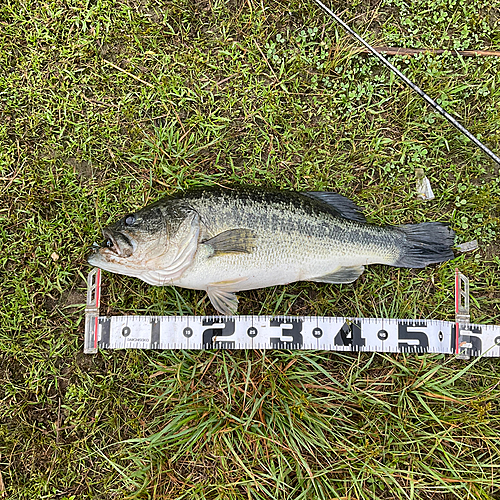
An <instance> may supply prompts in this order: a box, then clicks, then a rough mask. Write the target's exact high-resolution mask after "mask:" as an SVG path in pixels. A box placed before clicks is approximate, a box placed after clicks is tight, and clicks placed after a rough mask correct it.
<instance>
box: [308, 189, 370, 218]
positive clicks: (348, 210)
mask: <svg viewBox="0 0 500 500" xmlns="http://www.w3.org/2000/svg"><path fill="white" fill-rule="evenodd" d="M300 194H302V195H304V196H307V197H309V198H313V199H315V200H319V201H322V202H323V203H326V204H327V205H329V206H330V207H331V208H333V209H334V210H335V211H336V212H338V214H339V215H340V216H341V217H344V218H346V219H349V220H354V221H356V222H365V223H366V219H365V216H364V214H363V210H362V209H361V208H360V207H358V205H356V203H354V202H353V201H352V200H350V199H349V198H346V197H345V196H342V195H341V194H338V193H331V192H329V191H307V192H303V193H300Z"/></svg>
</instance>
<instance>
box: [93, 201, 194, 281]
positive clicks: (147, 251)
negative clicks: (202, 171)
mask: <svg viewBox="0 0 500 500" xmlns="http://www.w3.org/2000/svg"><path fill="white" fill-rule="evenodd" d="M102 234H103V236H104V242H103V243H102V244H101V245H100V246H98V247H97V248H95V249H94V252H93V254H91V255H90V256H89V258H88V259H87V261H88V263H89V264H90V265H92V266H95V267H99V268H101V269H103V270H105V271H110V272H112V273H117V274H125V275H127V276H136V277H138V278H140V279H142V280H143V281H146V282H147V283H150V284H153V285H166V284H169V282H172V280H174V279H175V278H178V277H179V276H180V275H181V274H182V273H183V272H184V270H185V269H186V268H187V267H188V266H189V265H190V264H191V263H192V259H193V258H194V254H195V253H196V249H197V246H198V236H199V217H198V214H197V213H196V212H195V211H194V210H192V209H190V208H189V207H179V206H172V205H171V204H168V203H167V204H165V203H161V202H157V203H154V204H153V205H150V206H148V207H146V208H143V209H142V210H139V211H137V212H135V213H130V214H127V215H125V216H124V217H122V218H121V219H120V220H118V221H117V222H115V223H113V224H110V225H109V226H107V227H105V228H104V229H103V231H102Z"/></svg>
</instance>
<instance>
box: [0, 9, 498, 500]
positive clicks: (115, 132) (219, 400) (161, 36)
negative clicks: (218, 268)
mask: <svg viewBox="0 0 500 500" xmlns="http://www.w3.org/2000/svg"><path fill="white" fill-rule="evenodd" d="M333 8H334V10H335V11H336V12H340V13H341V15H342V18H343V19H344V20H346V21H348V22H349V23H350V24H351V25H352V26H353V27H355V29H356V30H357V31H358V32H359V33H361V34H363V35H364V36H366V38H367V39H368V40H369V41H371V42H372V43H373V44H377V45H386V46H405V47H411V48H420V47H423V48H426V47H429V48H448V49H489V50H500V6H499V5H498V3H496V2H491V1H489V2H486V1H483V0H467V1H465V0H449V1H445V0H418V1H414V2H403V1H402V0H382V1H380V2H360V1H355V2H341V3H338V4H335V5H333ZM358 49H359V48H358V47H357V46H356V45H355V44H354V43H353V42H352V40H351V39H349V38H348V37H347V36H346V35H345V34H344V33H343V32H342V31H341V30H339V29H338V28H337V27H336V26H335V25H334V24H332V23H331V21H330V20H329V19H327V18H326V17H325V16H324V15H323V14H322V13H321V12H320V11H319V10H318V9H317V8H316V7H315V6H314V5H313V3H312V2H304V1H303V2H298V1H295V0H293V1H291V2H279V1H272V2H264V1H262V2H258V1H256V0H247V1H239V0H231V1H227V2H222V1H219V0H211V1H209V0H207V1H205V0H197V1H193V2H188V1H186V0H172V1H166V0H121V1H119V2H116V1H111V0H86V1H83V0H48V1H46V2H44V3H43V4H42V3H39V2H35V1H33V0H30V1H24V2H21V1H19V0H4V1H3V2H2V4H1V6H0V169H1V173H0V177H1V180H0V197H1V201H2V203H1V205H0V207H1V208H0V242H1V243H0V245H1V251H0V265H1V268H0V269H1V274H0V276H1V279H2V287H1V292H0V293H1V300H2V307H1V308H0V382H1V383H0V400H1V404H0V473H1V478H2V479H3V484H4V486H3V487H2V486H1V485H2V481H0V497H2V496H4V497H7V498H12V499H16V500H17V499H30V500H31V499H34V498H37V499H38V498H40V499H59V500H69V499H86V498H89V499H90V498H92V499H100V498H103V499H104V498H106V499H109V498H117V499H125V498H158V499H181V498H185V499H207V500H208V499H210V500H215V499H228V500H229V499H231V500H233V499H234V500H236V499H238V500H240V499H252V500H253V499H269V498H276V499H290V498H293V499H308V500H309V499H352V500H354V499H356V500H358V499H378V498H383V499H393V498H394V499H419V500H420V499H422V500H427V499H432V500H450V499H455V498H457V499H465V498H467V499H481V500H486V499H488V500H492V499H498V498H500V490H499V489H498V484H500V470H499V466H500V449H499V444H498V435H499V433H500V406H499V401H500V398H499V396H500V389H499V382H500V377H499V369H500V365H499V362H498V361H497V360H493V359H479V360H478V361H475V362H473V363H463V362H460V361H458V360H455V359H454V358H453V357H449V356H440V355H407V356H404V355H397V356H393V355H391V356H388V355H378V354H360V355H354V354H353V355H350V354H338V353H325V352H259V351H255V352H254V351H252V352H249V351H248V352H247V351H245V352H212V351H209V352H190V351H181V352H175V351H171V352H158V353H148V352H100V353H99V354H98V355H95V356H85V355H83V354H82V346H83V321H82V318H83V307H84V306H83V303H84V300H85V297H84V292H85V288H84V278H85V276H86V273H87V272H88V266H87V265H86V262H85V257H86V255H87V254H88V253H89V248H90V246H91V244H92V243H93V242H94V241H95V240H97V241H99V239H100V228H101V227H103V226H104V225H106V224H107V223H108V222H110V221H112V220H114V219H115V218H116V217H117V216H118V215H121V214H123V213H125V212H127V211H129V210H132V209H135V208H137V207H141V206H143V205H145V204H146V203H147V202H149V201H152V200H154V199H157V198H158V197H160V196H161V194H163V193H171V192H174V191H176V190H178V189H184V188H187V187H189V186H207V185H213V184H221V185H228V184H251V185H264V186H273V187H279V188H283V189H298V190H336V191H338V192H340V193H342V194H345V195H347V196H349V197H350V198H352V199H354V200H355V201H356V202H357V203H359V204H360V205H362V206H363V207H365V208H366V212H367V215H368V218H369V220H370V221H372V222H375V223H381V224H396V223H405V222H421V221H426V220H442V221H447V222H451V223H452V225H453V227H454V228H455V229H456V232H457V242H459V243H460V242H464V241H468V240H470V239H474V238H476V239H478V240H479V241H480V249H479V250H478V251H477V252H475V253H470V254H462V255H459V256H457V258H456V259H455V261H454V262H451V263H446V264H443V265H441V266H435V267H432V268H428V269H425V270H419V271H416V270H399V269H391V268H386V267H382V266H373V267H371V268H370V269H368V270H367V271H366V272H365V274H364V275H363V276H362V277H361V278H360V279H359V280H358V281H357V282H356V283H355V284H353V285H349V286H342V287H340V286H334V285H324V284H313V283H298V284H293V285H289V286H287V287H276V288H273V289H264V290H256V291H250V292H244V293H242V294H241V301H240V307H241V309H240V311H241V312H243V313H253V314H275V313H280V314H321V315H332V316H333V315H348V316H381V315H382V316H389V317H403V318H413V317H416V318H419V317H433V318H437V319H446V320H448V319H451V318H452V317H453V296H452V295H453V294H452V283H453V270H454V268H455V267H456V266H458V267H459V268H460V270H461V271H462V272H463V273H464V274H466V275H468V276H469V277H470V278H471V293H472V298H473V300H472V310H471V314H472V320H473V321H476V322H482V323H490V324H494V323H496V324H498V323H500V292H499V290H500V277H499V276H500V273H499V266H500V258H499V246H498V238H499V230H498V223H499V217H500V174H499V170H498V166H496V165H494V164H492V162H491V161H490V160H489V159H488V158H487V157H485V156H484V155H483V154H482V153H481V152H480V151H479V150H478V149H477V148H475V147H474V146H473V145H471V144H470V142H469V141H467V140H466V139H464V137H463V136H461V135H460V134H459V133H458V132H457V131H456V130H455V129H454V128H453V127H452V126H450V125H449V124H448V123H446V122H444V121H443V120H442V119H441V118H440V117H439V116H437V115H436V114H435V113H434V112H432V111H431V110H429V109H428V108H427V107H426V105H425V104H424V103H423V102H422V100H421V99H420V98H418V96H416V95H415V94H414V93H413V92H412V91H410V90H408V89H406V88H405V87H403V86H402V85H401V84H400V83H399V82H398V81H397V80H395V79H394V77H393V76H392V75H391V74H389V73H388V72H387V71H386V70H385V69H383V68H381V67H380V66H379V64H378V63H377V62H376V61H374V60H373V59H372V58H370V57H368V56H366V55H363V54H359V53H358ZM391 60H392V61H393V62H394V63H395V64H396V65H397V66H398V67H400V68H402V69H404V71H405V73H406V74H407V75H408V76H409V77H410V78H411V79H412V80H413V81H415V82H416V83H418V84H419V85H420V86H422V88H424V89H425V90H426V91H427V92H428V93H429V94H430V95H431V96H433V97H434V98H437V99H439V101H440V102H441V103H442V105H443V106H445V107H446V108H447V109H448V110H449V111H450V112H452V113H454V114H455V115H457V116H458V117H460V120H461V122H462V123H463V124H464V125H465V126H466V127H467V128H469V130H471V132H472V133H474V134H475V135H477V136H478V137H480V138H481V140H483V141H485V142H486V144H487V145H488V146H489V147H490V148H491V149H492V150H494V151H496V152H497V154H498V151H499V150H500V111H499V110H500V76H499V75H500V59H499V58H494V57H488V58H486V57H475V58H465V57H463V58H462V57H457V56H456V55H454V54H453V53H451V52H449V53H445V54H443V55H431V54H420V55H418V56H415V57H407V56H395V57H392V58H391ZM417 167H423V168H424V169H425V171H426V174H427V176H428V177H429V178H430V180H431V183H432V186H433V188H434V190H435V192H436V195H437V197H436V199H435V200H434V201H432V202H430V203H423V202H420V201H418V200H417V199H416V196H415V169H416V168H417ZM103 293H104V295H103V304H104V305H103V309H102V311H101V312H102V313H106V314H121V313H124V312H132V313H148V314H188V313H189V314H205V313H207V314H212V313H213V309H212V308H211V306H210V304H209V302H208V301H207V299H206V297H205V296H204V295H203V294H202V293H199V292H195V291H189V290H176V289H172V288H164V289H162V288H154V287H149V286H147V285H145V284H143V283H140V282H138V281H137V280H134V279H131V278H126V277H121V276H111V275H106V276H105V279H104V288H103Z"/></svg>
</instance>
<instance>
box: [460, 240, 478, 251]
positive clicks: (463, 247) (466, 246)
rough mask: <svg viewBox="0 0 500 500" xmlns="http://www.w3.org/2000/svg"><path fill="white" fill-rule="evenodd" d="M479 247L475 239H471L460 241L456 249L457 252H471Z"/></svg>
mask: <svg viewBox="0 0 500 500" xmlns="http://www.w3.org/2000/svg"><path fill="white" fill-rule="evenodd" d="M478 248H479V244H478V242H477V240H472V241H466V242H465V243H460V245H457V249H458V251H459V252H462V253H464V252H472V251H474V250H477V249H478Z"/></svg>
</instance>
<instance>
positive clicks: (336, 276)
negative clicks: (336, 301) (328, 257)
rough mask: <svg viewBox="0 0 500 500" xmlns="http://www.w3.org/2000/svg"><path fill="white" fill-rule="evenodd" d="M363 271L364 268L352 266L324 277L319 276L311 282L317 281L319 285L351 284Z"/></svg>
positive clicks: (339, 269) (340, 268)
mask: <svg viewBox="0 0 500 500" xmlns="http://www.w3.org/2000/svg"><path fill="white" fill-rule="evenodd" d="M364 270H365V268H364V266H353V267H339V268H338V269H337V270H336V271H334V272H333V273H330V274H325V275H324V276H319V277H318V278H314V279H312V280H311V281H317V282H319V283H334V284H335V283H336V284H339V283H352V282H353V281H356V280H357V279H358V278H359V277H360V276H361V275H362V274H363V271H364Z"/></svg>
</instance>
